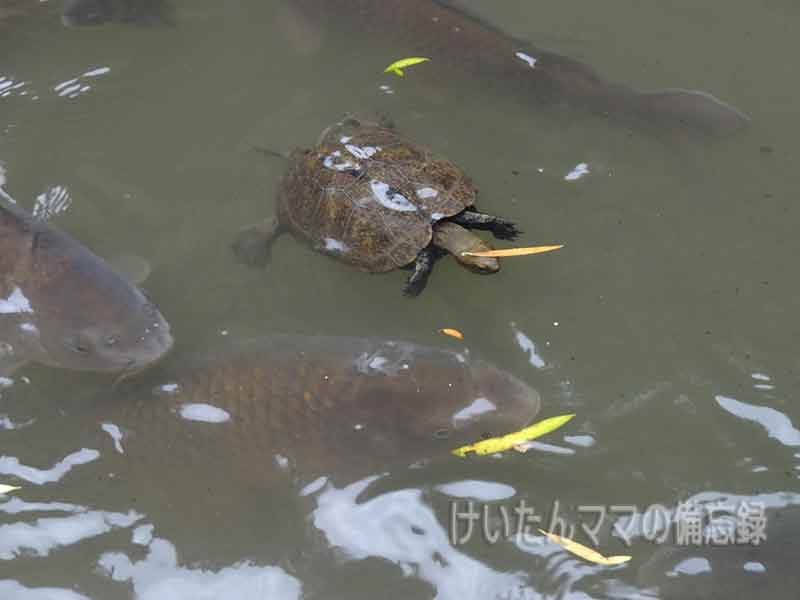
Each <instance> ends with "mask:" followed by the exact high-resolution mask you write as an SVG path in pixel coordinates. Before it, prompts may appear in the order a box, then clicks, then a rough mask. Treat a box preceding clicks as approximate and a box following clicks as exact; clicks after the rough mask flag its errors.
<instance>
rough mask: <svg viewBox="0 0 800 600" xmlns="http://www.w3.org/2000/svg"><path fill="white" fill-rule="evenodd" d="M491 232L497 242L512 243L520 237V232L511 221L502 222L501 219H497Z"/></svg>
mask: <svg viewBox="0 0 800 600" xmlns="http://www.w3.org/2000/svg"><path fill="white" fill-rule="evenodd" d="M491 231H492V235H494V237H496V238H497V239H498V240H509V241H514V240H516V239H517V238H518V237H519V236H521V235H522V230H521V229H520V228H519V227H517V226H516V224H514V223H512V222H511V221H504V220H503V219H497V221H496V222H495V223H494V224H493V226H492V229H491Z"/></svg>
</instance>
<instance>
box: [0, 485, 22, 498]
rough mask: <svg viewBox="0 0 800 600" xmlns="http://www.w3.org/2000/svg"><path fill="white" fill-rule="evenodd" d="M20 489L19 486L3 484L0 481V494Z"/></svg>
mask: <svg viewBox="0 0 800 600" xmlns="http://www.w3.org/2000/svg"><path fill="white" fill-rule="evenodd" d="M21 489H22V488H21V487H17V486H15V485H3V484H2V483H0V496H2V495H3V494H7V493H9V492H15V491H17V490H21Z"/></svg>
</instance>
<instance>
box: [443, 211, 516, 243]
mask: <svg viewBox="0 0 800 600" xmlns="http://www.w3.org/2000/svg"><path fill="white" fill-rule="evenodd" d="M448 220H450V221H452V222H453V223H456V224H457V225H461V226H462V227H466V228H467V229H481V230H483V231H491V232H492V235H494V237H496V238H497V239H499V240H515V239H517V238H518V237H519V236H520V235H521V234H522V230H521V229H520V228H519V227H517V225H516V223H513V222H512V221H508V220H506V219H503V218H502V217H496V216H494V215H487V214H486V213H482V212H478V211H475V210H465V211H463V212H460V213H458V214H457V215H455V216H453V217H450V219H448Z"/></svg>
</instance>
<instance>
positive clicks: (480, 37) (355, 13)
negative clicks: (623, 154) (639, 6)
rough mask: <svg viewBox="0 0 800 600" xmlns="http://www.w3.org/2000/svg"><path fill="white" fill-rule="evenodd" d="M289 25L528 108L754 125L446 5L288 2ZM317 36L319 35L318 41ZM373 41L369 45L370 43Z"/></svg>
mask: <svg viewBox="0 0 800 600" xmlns="http://www.w3.org/2000/svg"><path fill="white" fill-rule="evenodd" d="M281 1H282V2H283V4H282V11H281V12H282V13H283V14H284V20H285V22H287V23H294V24H295V28H297V24H299V23H302V27H303V28H304V30H305V31H309V30H311V31H316V32H317V33H318V34H324V33H331V34H332V33H334V31H335V32H336V33H337V34H340V35H342V36H343V38H345V39H350V40H352V43H358V44H360V45H364V44H365V43H369V44H380V45H382V47H384V48H386V50H387V52H389V51H391V52H392V53H393V55H396V56H398V57H399V56H424V57H428V58H430V59H431V61H430V63H427V64H426V65H425V67H424V68H419V70H418V71H415V74H414V76H415V77H430V78H431V79H432V80H433V81H449V80H452V78H453V77H454V76H458V75H460V76H461V77H462V78H464V77H466V78H469V81H471V82H473V84H474V85H476V86H477V87H478V88H480V89H484V88H487V87H491V88H493V89H494V90H495V91H496V92H497V93H499V94H503V95H507V96H515V97H517V98H519V99H520V100H521V101H522V102H524V103H526V104H536V105H539V106H541V105H561V104H566V105H569V106H571V107H573V108H578V109H580V110H584V111H588V112H590V113H594V114H599V115H603V116H607V117H609V118H610V119H613V120H621V121H624V122H626V123H632V124H635V125H641V126H644V127H652V128H654V129H657V130H667V131H676V130H677V131H679V132H686V133H690V134H692V133H699V134H705V135H709V136H713V137H719V136H725V135H728V134H731V133H733V132H735V131H737V130H739V129H741V128H742V127H744V126H745V125H747V124H748V123H749V121H750V120H749V118H748V117H747V116H746V115H744V114H743V113H742V112H740V111H738V110H737V109H735V108H733V107H732V106H730V105H728V104H726V103H724V102H722V101H720V100H718V99H717V98H715V97H714V96H712V95H710V94H707V93H705V92H699V91H688V90H682V89H666V90H661V91H655V92H641V91H638V90H636V89H634V88H633V87H630V86H628V85H625V84H622V83H616V82H612V81H608V80H607V79H605V78H604V77H602V76H601V75H600V74H599V73H598V72H597V71H595V69H593V68H592V67H590V66H588V65H586V64H583V63H581V62H579V61H577V60H573V59H571V58H568V57H566V56H562V55H560V54H557V53H555V52H552V51H549V50H545V49H542V48H537V47H535V46H533V45H531V44H530V43H528V42H525V41H522V40H519V39H516V38H514V37H512V36H510V35H508V34H506V33H504V32H503V31H501V30H499V29H498V28H496V27H493V26H492V25H490V24H488V23H486V22H484V21H483V20H481V19H478V18H476V17H473V16H471V15H469V14H467V13H466V12H464V11H463V10H461V9H459V8H457V7H456V6H454V5H452V4H453V3H450V2H445V1H442V0H439V1H437V0H281ZM314 37H317V36H314ZM367 40H369V41H368V42H367Z"/></svg>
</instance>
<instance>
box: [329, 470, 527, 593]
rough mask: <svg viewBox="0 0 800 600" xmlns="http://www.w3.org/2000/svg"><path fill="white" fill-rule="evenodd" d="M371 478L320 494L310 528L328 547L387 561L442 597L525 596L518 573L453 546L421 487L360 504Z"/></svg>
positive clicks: (397, 491) (355, 556)
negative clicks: (499, 568) (423, 494)
mask: <svg viewBox="0 0 800 600" xmlns="http://www.w3.org/2000/svg"><path fill="white" fill-rule="evenodd" d="M374 481H375V478H371V479H365V480H363V481H360V482H358V483H354V484H351V485H349V486H347V487H346V488H343V489H335V488H327V489H325V490H324V491H322V492H321V493H320V494H319V496H318V498H317V508H316V510H315V511H314V513H313V519H314V526H315V527H317V528H318V529H320V530H321V531H322V532H323V533H324V534H325V537H326V539H327V541H328V543H329V544H330V545H331V546H333V547H334V548H339V549H341V550H343V551H344V553H345V554H346V556H347V557H348V558H350V559H352V560H360V559H364V558H367V557H380V558H383V559H385V560H388V561H390V562H392V563H394V564H396V565H397V566H398V567H400V568H401V569H402V571H403V573H404V574H405V575H407V576H412V575H413V576H415V577H419V578H420V579H422V580H423V581H426V582H428V583H429V584H430V585H431V586H432V587H433V588H434V590H435V597H436V598H440V599H442V600H449V599H456V598H475V599H479V598H481V599H482V598H498V597H499V598H502V597H510V598H526V597H528V596H527V595H525V591H524V581H525V577H524V576H523V574H522V573H504V572H501V571H497V570H495V569H492V568H490V567H489V566H487V565H485V564H483V563H482V562H480V561H477V560H475V559H473V558H470V557H469V556H468V555H466V554H464V553H462V552H460V551H458V550H457V549H456V548H454V547H453V545H452V544H451V542H450V535H449V533H448V531H447V530H446V529H445V528H444V527H443V526H442V524H441V523H440V522H439V520H438V518H437V517H436V515H435V514H434V512H433V511H432V510H431V509H430V507H428V506H427V505H426V504H425V502H424V501H423V500H422V492H421V491H420V490H416V489H405V490H396V491H393V492H390V493H386V494H381V495H379V496H376V497H372V498H370V499H369V500H367V501H364V502H359V501H358V499H359V496H360V495H361V494H363V493H364V492H365V490H366V489H367V488H368V487H369V485H370V484H371V483H372V482H374Z"/></svg>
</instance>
